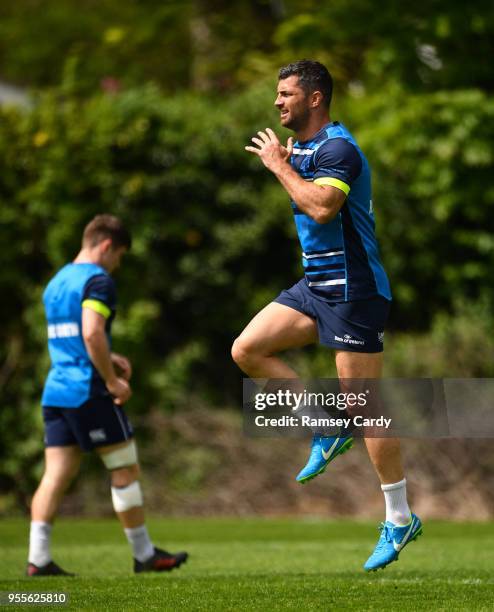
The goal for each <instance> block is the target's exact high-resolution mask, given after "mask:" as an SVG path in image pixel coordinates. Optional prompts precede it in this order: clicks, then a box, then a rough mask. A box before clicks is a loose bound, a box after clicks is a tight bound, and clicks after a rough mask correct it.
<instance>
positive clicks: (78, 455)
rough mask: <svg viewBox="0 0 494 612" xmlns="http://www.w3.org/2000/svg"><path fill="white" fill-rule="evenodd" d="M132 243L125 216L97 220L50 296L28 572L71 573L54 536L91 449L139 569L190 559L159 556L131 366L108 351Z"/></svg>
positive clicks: (54, 281)
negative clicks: (53, 545) (142, 471)
mask: <svg viewBox="0 0 494 612" xmlns="http://www.w3.org/2000/svg"><path fill="white" fill-rule="evenodd" d="M130 244H131V239H130V234H129V233H128V231H127V230H126V229H125V227H124V226H123V225H122V223H121V222H120V221H119V219H117V218H116V217H113V216H111V215H98V216H96V217H95V218H94V219H93V220H92V221H91V222H90V223H89V224H88V225H87V226H86V228H85V230H84V234H83V238H82V249H81V251H80V252H79V254H78V255H77V257H76V258H75V260H74V261H73V262H72V263H69V264H67V265H66V266H64V267H63V268H62V269H61V270H60V271H59V272H58V273H57V274H56V275H55V276H54V277H53V278H52V279H51V281H50V282H49V283H48V286H47V287H46V289H45V292H44V294H43V301H44V305H45V311H46V318H47V322H48V348H49V351H50V358H51V369H50V372H49V374H48V378H47V380H46V384H45V388H44V391H43V397H42V406H43V419H44V424H45V446H46V449H45V471H44V474H43V478H42V480H41V483H40V485H39V487H38V489H37V491H36V493H35V494H34V497H33V501H32V505H31V531H30V540H29V558H28V565H27V574H28V576H47V575H65V576H67V575H69V576H70V575H73V574H68V573H67V572H65V571H64V570H63V569H62V568H60V567H59V566H58V565H57V564H56V563H55V562H54V561H53V559H52V556H51V551H50V537H51V531H52V524H53V520H54V518H55V515H56V513H57V510H58V507H59V505H60V502H61V500H62V497H63V495H64V493H65V491H66V490H67V487H68V486H69V484H70V482H71V481H72V480H73V478H74V477H75V476H76V475H77V473H78V471H79V467H80V464H81V459H82V453H83V451H92V450H95V451H96V452H97V453H98V455H99V456H100V457H101V460H102V461H103V464H104V465H105V467H106V468H107V469H108V470H109V471H110V474H111V498H112V502H113V507H114V509H115V512H116V514H117V516H118V518H119V520H120V522H121V524H122V527H123V528H124V531H125V535H126V536H127V539H128V541H129V543H130V545H131V547H132V551H133V556H134V571H135V572H136V573H138V572H145V571H156V572H161V571H169V570H172V569H173V568H175V567H179V566H180V565H181V564H182V563H184V562H185V561H186V560H187V553H185V552H180V553H176V554H171V553H168V552H166V551H164V550H160V549H159V548H155V547H154V546H153V544H152V542H151V540H150V538H149V534H148V531H147V528H146V525H145V523H144V510H143V499H142V491H141V487H140V484H139V465H138V459H137V448H136V444H135V442H134V439H133V431H132V426H131V425H130V422H129V420H128V419H127V416H126V414H125V412H124V409H123V404H124V403H125V402H126V401H127V400H128V399H129V397H130V395H131V388H130V385H129V380H130V377H131V373H132V370H131V364H130V362H129V360H128V359H127V358H125V357H123V356H122V355H118V354H117V353H112V352H110V351H111V348H110V344H111V339H110V328H111V324H112V321H113V319H114V317H115V307H116V298H115V285H114V282H113V280H112V278H111V276H110V273H111V272H113V271H114V270H115V269H116V268H117V267H118V266H119V264H120V260H121V258H122V256H123V255H124V253H125V252H126V251H127V250H128V249H129V248H130Z"/></svg>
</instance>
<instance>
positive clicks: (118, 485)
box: [97, 440, 187, 572]
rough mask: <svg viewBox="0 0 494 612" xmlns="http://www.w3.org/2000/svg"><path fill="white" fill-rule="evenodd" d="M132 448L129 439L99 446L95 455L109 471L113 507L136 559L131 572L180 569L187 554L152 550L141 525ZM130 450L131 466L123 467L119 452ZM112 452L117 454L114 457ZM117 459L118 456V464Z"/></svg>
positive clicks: (140, 507) (149, 540)
mask: <svg viewBox="0 0 494 612" xmlns="http://www.w3.org/2000/svg"><path fill="white" fill-rule="evenodd" d="M131 445H132V446H131ZM133 445H134V442H133V441H132V440H131V441H126V442H122V443H119V444H111V445H108V446H102V447H99V448H98V449H97V453H98V455H99V456H100V457H101V460H102V461H103V463H104V464H105V466H106V467H107V468H108V469H110V470H111V471H110V473H111V493H112V502H113V508H114V510H115V513H116V515H117V517H118V519H119V521H120V523H121V525H122V527H123V530H124V532H125V535H126V537H127V540H128V541H129V544H130V545H131V547H132V553H133V557H134V559H135V560H136V561H135V564H134V571H136V572H141V571H167V570H170V569H173V568H175V567H179V566H180V565H181V564H182V563H183V562H184V561H186V560H187V553H184V552H182V553H177V554H171V553H168V552H166V551H164V550H160V549H157V548H155V547H154V545H153V543H152V541H151V539H150V537H149V533H148V530H147V527H146V524H145V522H144V501H143V497H142V491H141V486H140V483H139V475H140V469H139V465H138V464H137V463H136V462H135V460H136V453H135V446H133ZM129 448H131V449H134V452H133V458H134V463H130V464H129V465H124V464H125V459H126V458H127V457H126V458H125V459H122V452H123V451H127V452H128V449H129ZM115 452H117V455H114V454H113V453H115ZM112 454H113V458H112ZM116 456H118V457H119V460H118V462H117V460H116V459H115V457H116ZM129 456H130V455H129ZM119 462H120V464H119Z"/></svg>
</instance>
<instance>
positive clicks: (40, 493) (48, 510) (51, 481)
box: [28, 446, 82, 572]
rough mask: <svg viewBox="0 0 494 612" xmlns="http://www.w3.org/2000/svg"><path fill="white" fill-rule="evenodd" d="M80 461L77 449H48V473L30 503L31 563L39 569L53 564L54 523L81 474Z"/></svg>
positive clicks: (79, 452) (46, 450)
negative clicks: (64, 496) (71, 487)
mask: <svg viewBox="0 0 494 612" xmlns="http://www.w3.org/2000/svg"><path fill="white" fill-rule="evenodd" d="M81 458H82V452H81V450H80V449H79V447H78V446H51V447H48V448H46V449H45V471H44V474H43V477H42V479H41V482H40V484H39V486H38V488H37V489H36V492H35V494H34V497H33V500H32V503H31V529H30V535H29V557H28V561H29V564H31V565H34V566H36V567H37V568H42V567H44V566H46V565H48V564H49V563H50V562H52V557H51V551H50V540H51V530H52V524H53V521H54V519H55V516H56V514H57V511H58V508H59V506H60V502H61V501H62V498H63V495H64V493H65V491H66V490H67V488H68V487H69V485H70V483H71V482H72V480H73V479H74V477H75V476H76V475H77V473H78V472H79V468H80V465H81ZM28 572H29V566H28Z"/></svg>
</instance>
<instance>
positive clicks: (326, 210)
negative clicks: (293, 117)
mask: <svg viewBox="0 0 494 612" xmlns="http://www.w3.org/2000/svg"><path fill="white" fill-rule="evenodd" d="M257 134H258V136H259V137H254V138H252V142H253V143H254V144H256V145H257V146H258V147H259V148H256V147H252V146H249V147H245V149H246V150H247V151H250V152H251V153H255V154H256V155H258V156H259V157H260V158H261V160H262V163H263V164H264V165H265V166H266V168H267V169H268V170H271V172H272V173H273V174H274V175H275V176H276V178H277V179H278V180H279V182H280V183H281V184H282V185H283V187H284V188H285V190H286V191H287V192H288V194H289V195H290V197H291V198H292V200H293V201H294V202H295V204H296V205H297V207H298V208H300V210H301V211H302V212H304V213H305V214H306V215H309V217H311V218H312V219H314V221H316V222H317V223H328V222H329V221H331V219H333V218H334V217H335V216H336V215H337V214H338V212H339V211H340V208H341V207H342V206H343V203H344V202H345V199H346V196H347V194H346V193H345V192H344V191H342V190H341V189H338V188H337V187H333V186H332V185H324V186H323V185H317V184H315V183H312V182H308V181H304V179H303V178H301V177H300V176H299V175H298V174H297V173H296V172H295V170H294V169H293V168H292V167H291V166H290V164H289V163H288V160H289V158H290V155H291V154H292V151H293V138H289V139H288V143H287V146H286V147H284V146H283V145H282V144H281V143H280V141H279V140H278V137H277V136H276V134H275V133H274V132H273V130H271V129H270V128H267V129H266V132H257Z"/></svg>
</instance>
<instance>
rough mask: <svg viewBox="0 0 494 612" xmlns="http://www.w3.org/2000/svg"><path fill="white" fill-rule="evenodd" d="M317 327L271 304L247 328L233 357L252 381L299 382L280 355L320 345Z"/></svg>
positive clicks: (275, 303)
mask: <svg viewBox="0 0 494 612" xmlns="http://www.w3.org/2000/svg"><path fill="white" fill-rule="evenodd" d="M317 340H318V334H317V325H316V322H315V321H314V319H311V317H308V316H307V315H305V314H303V313H301V312H299V311H298V310H295V309H294V308H290V307H289V306H284V305H283V304H278V303H277V302H271V304H268V305H267V306H266V307H265V308H263V309H262V310H261V311H260V312H259V313H258V314H257V315H256V316H255V317H254V318H253V319H252V321H251V322H250V323H249V324H248V325H247V327H246V328H245V329H244V330H243V332H242V333H241V334H240V336H239V337H238V338H237V339H236V340H235V342H234V343H233V347H232V357H233V360H234V361H235V363H236V364H237V365H238V366H239V368H240V369H241V370H242V371H243V372H244V373H245V374H247V376H250V377H251V378H297V374H296V372H295V371H294V370H293V369H292V368H291V367H290V366H289V365H287V364H286V363H285V362H284V361H282V360H281V359H280V358H279V357H278V356H277V353H280V352H281V351H285V350H288V349H292V348H299V347H302V346H306V345H307V344H313V343H314V342H317Z"/></svg>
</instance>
